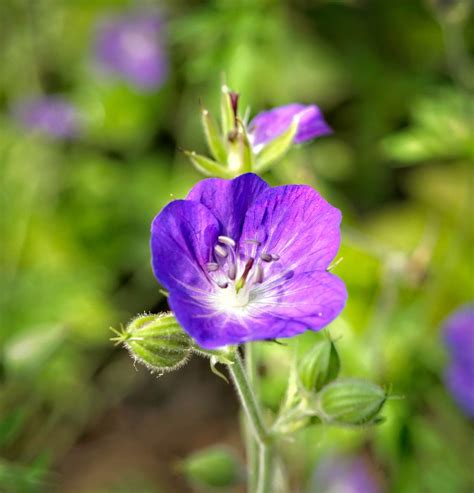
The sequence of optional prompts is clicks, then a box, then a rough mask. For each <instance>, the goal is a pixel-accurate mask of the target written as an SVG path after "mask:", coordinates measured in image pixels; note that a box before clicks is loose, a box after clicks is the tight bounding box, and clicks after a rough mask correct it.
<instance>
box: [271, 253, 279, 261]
mask: <svg viewBox="0 0 474 493" xmlns="http://www.w3.org/2000/svg"><path fill="white" fill-rule="evenodd" d="M272 260H280V255H278V254H277V253H272Z"/></svg>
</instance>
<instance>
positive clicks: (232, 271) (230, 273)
mask: <svg viewBox="0 0 474 493" xmlns="http://www.w3.org/2000/svg"><path fill="white" fill-rule="evenodd" d="M227 275H228V276H229V279H231V280H232V281H233V280H234V279H235V276H236V275H237V267H236V265H235V264H230V265H229V270H228V272H227Z"/></svg>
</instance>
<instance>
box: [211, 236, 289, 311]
mask: <svg viewBox="0 0 474 493" xmlns="http://www.w3.org/2000/svg"><path fill="white" fill-rule="evenodd" d="M244 243H245V244H250V245H251V246H252V248H251V254H250V255H249V256H245V255H242V253H241V252H238V251H237V248H236V243H235V241H234V240H233V239H232V238H229V237H228V236H219V237H218V242H217V243H216V245H215V246H214V251H213V259H212V260H211V261H210V262H208V263H207V265H206V268H207V272H208V276H209V280H210V281H211V282H212V283H213V284H214V286H215V289H214V291H213V293H212V294H211V298H210V302H211V304H212V305H213V306H214V308H215V309H216V310H217V311H223V312H227V313H232V314H234V315H243V314H248V312H249V311H250V310H251V309H252V308H255V307H253V306H252V305H258V302H259V301H263V299H264V298H265V295H266V294H267V293H268V291H269V290H270V289H272V288H274V287H276V286H275V285H274V282H273V281H270V283H269V285H268V286H265V285H264V280H265V274H266V269H267V266H270V264H272V263H273V262H277V261H278V260H279V259H280V256H279V255H276V254H271V253H267V252H265V251H263V252H261V253H260V254H259V256H258V257H257V249H258V247H259V246H260V242H258V241H257V240H246V241H244ZM282 279H283V277H282V278H278V279H277V281H281V280H282ZM278 284H280V283H279V282H277V285H278Z"/></svg>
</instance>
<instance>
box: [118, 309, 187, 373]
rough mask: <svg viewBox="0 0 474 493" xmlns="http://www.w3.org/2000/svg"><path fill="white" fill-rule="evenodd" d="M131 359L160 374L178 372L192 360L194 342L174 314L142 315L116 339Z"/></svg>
mask: <svg viewBox="0 0 474 493" xmlns="http://www.w3.org/2000/svg"><path fill="white" fill-rule="evenodd" d="M115 340H116V341H117V342H119V343H123V344H124V346H125V347H126V348H127V349H128V350H129V352H130V354H131V356H132V358H134V359H135V360H137V361H139V362H140V363H143V364H144V365H145V366H146V367H148V368H149V369H150V370H152V371H157V372H159V373H163V372H167V371H172V370H176V369H178V368H179V367H181V366H182V365H184V364H185V363H186V362H187V361H188V359H189V357H190V356H191V345H192V340H191V338H190V337H189V336H188V335H187V334H186V333H185V332H184V331H183V329H182V328H181V327H180V325H179V324H178V322H177V321H176V318H175V317H174V316H173V315H172V314H171V313H163V314H160V315H139V316H138V317H136V318H135V319H133V320H132V321H131V322H130V323H129V324H128V326H127V328H126V329H125V331H123V332H122V333H121V334H119V336H118V337H116V338H115Z"/></svg>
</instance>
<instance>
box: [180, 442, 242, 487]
mask: <svg viewBox="0 0 474 493" xmlns="http://www.w3.org/2000/svg"><path fill="white" fill-rule="evenodd" d="M181 468H182V470H183V472H184V474H185V475H186V477H187V478H188V480H189V481H190V482H191V483H193V484H195V485H197V486H201V487H203V488H206V491H208V489H211V488H212V489H213V488H229V487H231V486H234V485H235V484H236V483H237V482H238V481H239V479H240V477H241V466H240V464H239V463H238V461H237V458H236V457H235V455H234V454H233V452H232V451H231V450H230V449H227V448H226V447H222V446H216V447H211V448H208V449H205V450H200V451H199V452H196V453H194V454H193V455H191V456H190V457H188V458H187V459H186V460H185V461H184V462H183V463H182V464H181Z"/></svg>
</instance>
